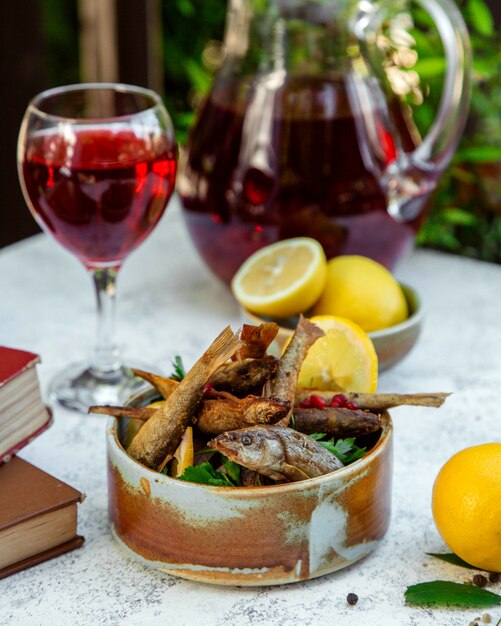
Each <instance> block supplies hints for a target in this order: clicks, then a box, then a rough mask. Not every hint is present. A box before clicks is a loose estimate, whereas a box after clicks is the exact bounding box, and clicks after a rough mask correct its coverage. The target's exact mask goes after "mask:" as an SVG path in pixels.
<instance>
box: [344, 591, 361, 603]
mask: <svg viewBox="0 0 501 626" xmlns="http://www.w3.org/2000/svg"><path fill="white" fill-rule="evenodd" d="M346 602H348V604H351V605H352V606H353V605H354V604H356V603H357V602H358V596H357V594H356V593H349V594H348V595H347V596H346Z"/></svg>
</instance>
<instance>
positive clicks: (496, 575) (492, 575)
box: [489, 572, 500, 583]
mask: <svg viewBox="0 0 501 626" xmlns="http://www.w3.org/2000/svg"><path fill="white" fill-rule="evenodd" d="M499 578H500V575H499V573H498V572H491V573H490V574H489V580H490V581H491V583H497V582H499Z"/></svg>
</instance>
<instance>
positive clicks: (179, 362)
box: [171, 355, 186, 381]
mask: <svg viewBox="0 0 501 626" xmlns="http://www.w3.org/2000/svg"><path fill="white" fill-rule="evenodd" d="M172 367H173V368H174V374H172V376H171V378H172V380H177V381H181V380H183V378H184V377H185V376H186V370H185V369H184V365H183V359H182V358H181V357H180V356H179V355H176V356H175V357H174V360H173V361H172Z"/></svg>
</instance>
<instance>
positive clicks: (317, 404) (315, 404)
mask: <svg viewBox="0 0 501 626" xmlns="http://www.w3.org/2000/svg"><path fill="white" fill-rule="evenodd" d="M310 406H311V408H312V409H325V407H326V406H327V402H326V401H325V400H324V399H323V398H322V396H317V395H312V396H310Z"/></svg>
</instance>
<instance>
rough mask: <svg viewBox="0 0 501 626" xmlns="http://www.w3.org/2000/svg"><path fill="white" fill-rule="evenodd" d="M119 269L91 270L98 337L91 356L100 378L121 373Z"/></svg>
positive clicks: (92, 366) (92, 364) (94, 370)
mask: <svg viewBox="0 0 501 626" xmlns="http://www.w3.org/2000/svg"><path fill="white" fill-rule="evenodd" d="M117 274H118V270H117V268H104V269H95V270H91V275H92V278H93V280H94V287H95V289H96V301H97V336H96V345H95V347H94V351H93V353H92V355H91V363H90V366H91V370H92V371H93V373H94V374H95V375H96V376H98V377H105V378H107V377H110V376H113V375H116V374H117V373H118V372H120V370H121V368H122V361H121V359H120V352H119V350H118V348H117V347H116V345H115V309H116V280H117Z"/></svg>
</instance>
